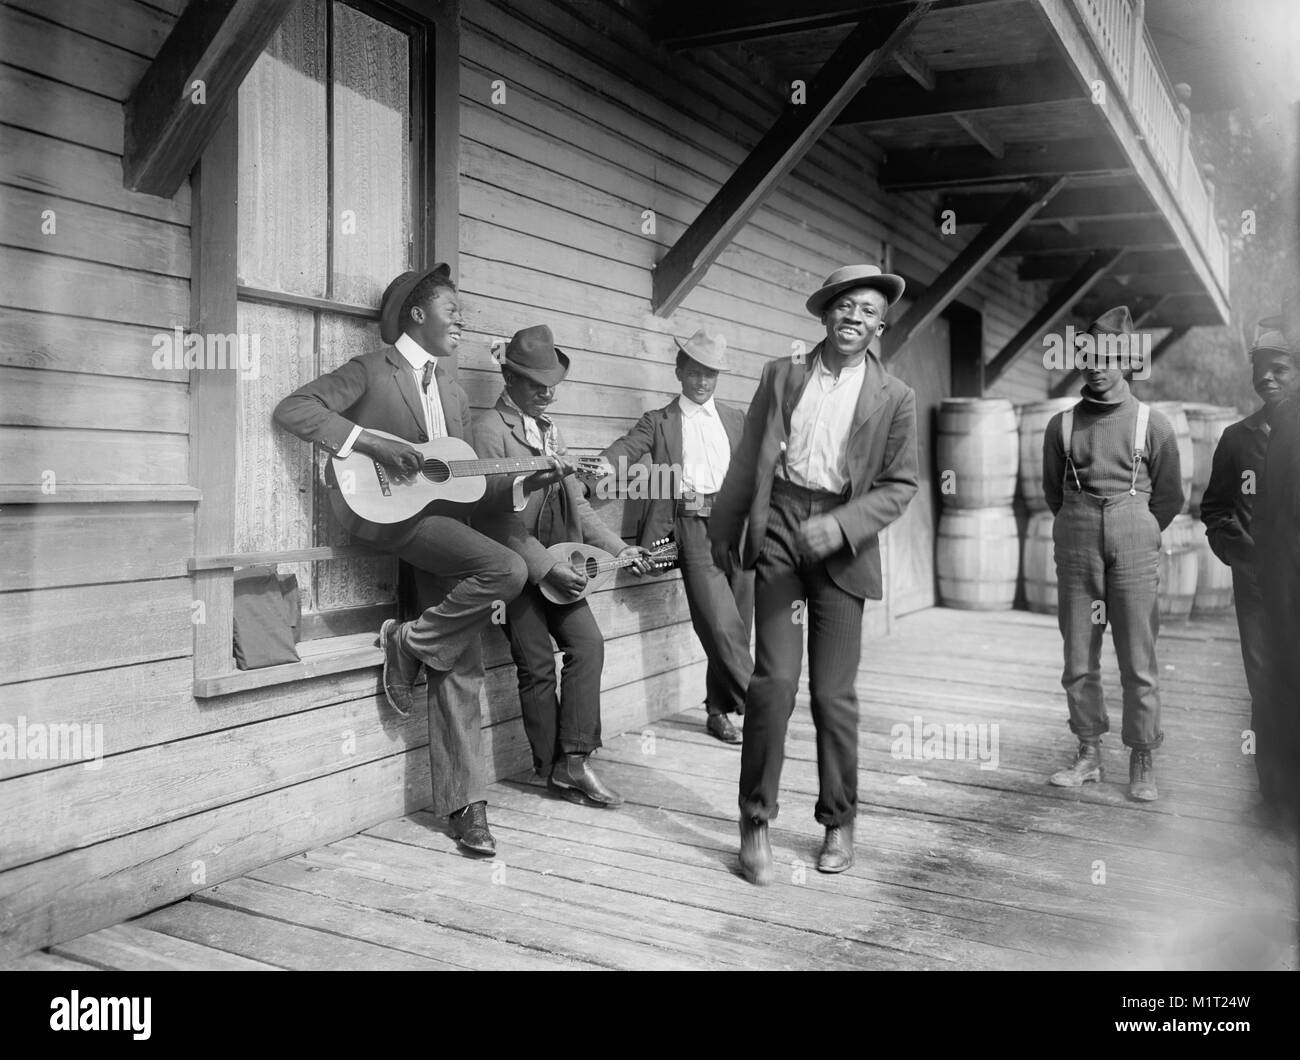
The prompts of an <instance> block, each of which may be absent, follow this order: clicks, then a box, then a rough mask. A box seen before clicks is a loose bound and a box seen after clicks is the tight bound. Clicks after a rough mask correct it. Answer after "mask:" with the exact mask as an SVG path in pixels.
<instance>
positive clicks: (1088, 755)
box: [1051, 740, 1106, 788]
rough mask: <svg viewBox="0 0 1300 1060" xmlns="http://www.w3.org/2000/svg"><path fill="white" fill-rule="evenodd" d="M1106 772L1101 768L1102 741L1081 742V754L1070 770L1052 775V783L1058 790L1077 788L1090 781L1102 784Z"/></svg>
mask: <svg viewBox="0 0 1300 1060" xmlns="http://www.w3.org/2000/svg"><path fill="white" fill-rule="evenodd" d="M1105 775H1106V771H1105V770H1104V769H1102V767H1101V741H1100V740H1080V741H1079V752H1078V754H1077V755H1075V758H1074V763H1073V764H1072V765H1071V766H1070V767H1069V768H1068V769H1062V770H1059V771H1058V772H1056V773H1053V774H1052V777H1051V782H1052V783H1053V784H1055V785H1056V786H1057V787H1058V788H1077V787H1081V786H1082V785H1084V784H1086V783H1087V782H1088V781H1090V780H1095V781H1098V782H1100V781H1101V779H1102V777H1104V776H1105Z"/></svg>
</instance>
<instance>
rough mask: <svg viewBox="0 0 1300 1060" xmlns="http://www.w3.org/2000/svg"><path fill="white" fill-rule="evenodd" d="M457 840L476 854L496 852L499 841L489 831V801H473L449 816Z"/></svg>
mask: <svg viewBox="0 0 1300 1060" xmlns="http://www.w3.org/2000/svg"><path fill="white" fill-rule="evenodd" d="M447 820H448V822H449V823H450V824H451V831H452V834H453V835H454V836H455V837H456V842H457V843H459V844H460V845H461V846H463V847H464V848H465V849H466V850H472V851H474V853H475V854H495V853H496V852H497V841H496V840H495V839H494V838H493V837H492V833H491V832H490V831H488V822H487V803H486V802H472V803H470V804H469V805H468V806H463V807H461V808H460V809H459V810H457V811H456V812H455V813H453V814H452V815H451V816H450V817H448V818H447Z"/></svg>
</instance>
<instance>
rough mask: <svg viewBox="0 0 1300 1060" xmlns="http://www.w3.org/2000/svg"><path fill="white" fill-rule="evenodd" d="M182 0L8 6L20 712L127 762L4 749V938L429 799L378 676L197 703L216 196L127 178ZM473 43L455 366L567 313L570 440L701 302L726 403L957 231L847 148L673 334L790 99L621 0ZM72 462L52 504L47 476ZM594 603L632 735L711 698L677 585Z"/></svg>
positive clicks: (930, 267) (1010, 318) (4, 580)
mask: <svg viewBox="0 0 1300 1060" xmlns="http://www.w3.org/2000/svg"><path fill="white" fill-rule="evenodd" d="M182 6H183V0H151V2H150V3H145V2H143V0H111V2H104V3H98V4H94V5H91V4H85V3H82V2H80V0H10V2H9V3H8V4H7V5H6V6H3V7H0V185H3V187H0V195H3V198H4V202H5V209H4V210H2V211H0V311H2V313H3V326H0V395H2V396H0V451H2V452H3V454H4V458H3V465H2V466H0V480H3V481H2V482H0V496H3V501H4V504H3V508H2V509H0V539H2V540H3V541H4V542H5V544H6V547H5V548H4V549H3V550H0V655H2V656H3V658H4V659H5V660H6V665H5V668H4V671H3V673H0V703H2V707H0V722H7V723H11V724H12V723H14V722H15V721H16V720H17V719H18V718H20V717H21V718H25V719H26V722H27V723H28V725H31V724H34V723H48V724H87V725H102V726H103V734H104V744H105V747H104V750H105V758H104V760H103V764H102V768H99V769H86V768H85V767H84V765H83V764H80V763H68V762H57V761H30V760H29V761H15V760H3V761H0V958H3V957H7V956H12V955H14V954H17V953H22V952H25V951H27V950H29V949H32V948H35V947H38V946H42V945H47V944H49V943H51V942H52V941H56V940H60V939H66V938H69V937H73V936H76V935H79V934H81V933H83V932H86V931H89V930H92V929H94V928H97V927H100V926H103V925H105V924H109V923H113V922H116V921H119V920H122V919H124V918H126V917H129V916H131V915H134V914H136V913H139V912H141V911H143V910H145V909H147V908H150V907H154V906H157V905H161V904H164V903H166V902H169V901H172V900H175V899H177V898H179V897H182V896H183V895H185V894H187V893H190V892H192V891H194V890H197V889H199V888H201V887H202V886H206V885H211V884H213V883H215V882H217V881H219V880H221V879H225V878H229V877H231V876H236V875H239V874H241V873H243V872H245V871H248V870H249V869H251V868H253V867H255V866H257V865H260V864H264V863H266V862H268V861H271V860H273V859H275V858H278V857H282V856H285V855H287V854H290V853H292V852H295V851H298V850H302V849H305V848H308V847H311V846H314V845H317V844H320V843H323V842H327V841H330V840H333V839H335V838H337V837H339V836H342V835H346V834H350V833H352V832H354V831H356V830H358V829H360V828H363V827H366V826H368V825H370V824H372V823H374V822H376V821H379V820H383V819H385V818H388V817H392V816H395V815H398V814H401V813H404V812H408V811H410V810H414V809H416V808H418V807H420V806H422V805H424V803H425V802H426V801H427V789H428V775H427V771H428V761H427V755H426V753H425V751H424V744H425V742H426V733H425V720H424V718H423V716H422V715H416V716H412V717H411V718H409V719H396V718H394V716H393V715H392V714H391V713H390V712H389V711H387V709H385V708H384V707H383V706H382V695H381V693H380V690H379V687H378V673H377V670H376V669H374V668H371V669H366V670H361V671H354V672H347V673H341V674H333V675H330V676H327V677H321V678H317V679H313V680H309V681H304V682H300V683H297V684H290V685H281V686H276V687H273V688H268V689H262V690H257V691H249V692H243V693H239V694H235V695H230V696H224V697H219V698H216V699H212V700H207V701H199V700H195V699H194V698H193V696H192V695H191V693H190V689H191V681H192V678H193V666H192V651H193V637H192V628H191V625H190V618H191V600H192V598H193V590H192V583H191V579H190V578H189V577H188V576H187V574H186V568H185V563H186V558H187V557H188V556H190V555H192V553H193V547H194V541H193V534H194V503H195V499H196V498H195V496H194V491H193V490H192V489H191V488H190V487H189V486H188V485H187V482H188V468H187V448H188V435H187V432H188V429H189V394H188V383H187V378H186V375H185V373H184V372H177V371H170V370H164V371H160V370H157V369H155V368H154V367H153V365H152V355H153V343H152V339H153V337H154V336H155V335H156V334H158V333H159V332H166V331H168V330H170V329H171V328H172V327H173V326H174V325H177V324H181V325H184V324H187V323H188V319H187V318H188V313H189V282H188V281H189V270H190V250H191V248H190V230H189V220H190V203H189V190H188V188H187V187H185V188H182V189H181V190H180V192H178V194H177V195H176V196H175V197H174V198H173V199H170V200H166V199H158V198H154V197H150V196H142V195H136V194H133V193H129V192H126V191H124V190H123V188H122V183H121V151H122V143H121V139H122V101H123V100H124V99H125V98H126V96H127V94H128V93H129V91H130V89H131V88H132V87H133V85H134V84H135V83H136V81H137V80H138V78H139V77H140V75H141V73H142V72H143V70H144V69H145V67H146V66H147V64H148V62H149V60H150V58H151V56H152V55H153V54H154V53H155V52H156V51H157V49H158V48H159V46H160V45H161V43H162V41H163V40H164V39H165V38H166V35H167V33H168V32H169V29H170V26H171V24H172V22H173V21H174V18H175V15H176V13H177V12H178V11H179V10H180V9H181V7H182ZM463 29H464V40H463V50H462V97H463V98H462V143H461V160H460V161H461V172H462V187H461V205H462V218H461V248H460V249H461V279H462V287H463V289H464V294H465V303H466V309H467V316H468V318H469V326H470V331H471V334H470V335H469V336H467V343H466V347H467V348H465V351H464V352H463V353H462V356H461V362H462V368H461V376H462V379H463V381H464V383H465V386H466V388H467V390H468V391H469V393H470V395H471V399H472V400H473V401H474V403H475V404H477V405H480V406H482V405H486V404H488V403H490V402H491V401H492V400H493V399H494V398H495V396H496V392H497V389H498V385H499V384H498V379H499V377H498V376H497V374H496V372H495V370H494V366H493V365H492V363H491V362H490V360H489V358H488V343H489V341H490V340H491V338H493V337H497V336H501V337H504V336H508V335H510V334H511V333H512V332H513V331H514V330H516V329H517V328H519V327H523V326H526V325H529V324H533V323H537V322H542V321H544V322H546V323H549V324H550V325H551V326H552V328H553V329H554V330H555V334H556V337H557V341H558V342H559V344H560V345H561V346H564V347H566V348H567V349H568V350H569V351H570V352H571V354H572V356H573V365H574V367H573V372H572V374H571V376H570V380H569V381H568V382H567V383H566V384H565V386H564V387H563V388H562V389H561V391H560V403H559V410H558V414H559V417H560V420H561V424H562V426H563V429H564V431H565V432H566V433H567V435H568V437H569V439H570V442H571V444H573V445H574V446H576V447H579V448H595V447H598V446H602V445H604V444H606V443H607V442H608V441H610V440H611V439H612V438H613V437H614V436H615V435H616V434H618V433H619V432H620V431H621V430H623V429H624V428H625V427H626V426H627V425H629V424H630V423H631V422H632V421H633V420H634V419H635V417H636V416H638V415H639V414H640V413H641V412H642V411H643V410H644V409H645V408H647V407H649V406H652V405H654V404H657V403H661V402H663V401H664V400H666V399H667V397H668V396H669V395H670V394H671V393H673V392H675V390H676V385H675V381H674V379H673V367H672V362H673V355H674V348H673V346H672V342H671V338H670V337H669V336H670V334H671V333H676V334H686V333H689V332H691V331H693V330H694V329H695V328H696V327H697V326H699V325H700V324H701V323H703V322H708V323H710V324H713V325H715V326H719V327H721V328H722V329H723V330H724V331H725V332H726V333H727V336H728V339H729V340H730V342H731V344H732V346H733V349H734V350H735V359H736V361H737V364H738V370H737V371H736V372H735V373H734V374H732V375H730V376H727V377H725V378H724V380H723V381H722V383H721V385H720V386H719V395H720V396H721V397H722V398H723V399H724V400H729V401H732V402H734V403H736V404H739V405H741V406H744V405H746V404H747V402H748V398H749V395H750V393H751V392H752V389H753V386H754V382H755V380H756V378H757V376H758V373H759V370H760V368H761V365H762V364H763V362H764V360H765V359H766V358H769V357H774V356H782V355H784V354H786V353H788V352H789V351H790V348H791V343H792V342H794V341H796V340H802V341H804V342H805V343H806V344H807V345H809V346H811V345H812V343H814V342H815V341H816V340H817V338H818V334H817V325H816V322H815V321H814V320H813V319H812V318H811V317H808V316H807V315H806V314H804V312H803V311H802V308H801V304H802V301H803V299H804V298H805V297H806V294H807V292H808V291H809V290H810V289H811V288H813V287H814V286H816V284H817V283H818V282H819V281H820V280H821V278H822V277H823V276H824V275H825V274H826V273H828V272H830V271H831V270H832V269H833V268H835V267H836V266H837V265H840V264H843V263H844V262H846V261H852V260H861V259H863V258H866V259H877V258H879V257H880V256H881V255H882V252H883V248H884V245H885V244H889V246H890V248H891V253H895V254H897V255H900V256H902V257H903V258H905V259H906V260H907V261H908V263H909V266H908V267H909V268H910V269H913V270H915V271H916V272H917V274H918V275H921V276H923V277H925V276H931V275H934V274H936V273H937V272H938V271H939V269H940V268H941V267H942V266H943V264H944V263H945V262H946V261H947V260H948V259H950V258H951V257H952V255H953V254H955V253H956V250H957V249H958V248H957V247H956V246H955V245H954V244H953V242H952V241H951V240H947V241H945V240H943V239H941V238H940V237H939V236H938V234H937V232H936V231H935V230H934V226H933V225H932V224H931V221H930V214H931V212H932V207H933V203H932V202H931V201H930V200H929V199H928V198H925V197H918V196H911V197H891V198H882V197H880V196H879V195H878V194H875V193H874V192H872V191H871V189H872V187H873V183H872V174H873V173H874V171H875V167H876V165H877V164H878V161H879V159H878V157H876V155H875V154H873V151H872V149H871V148H870V145H869V144H866V143H865V141H860V140H855V139H854V138H852V137H848V136H844V135H836V136H834V137H831V138H829V140H828V141H827V142H826V143H825V144H823V145H822V146H820V147H819V148H818V149H817V150H816V151H815V152H814V153H813V155H812V156H811V157H810V158H809V159H808V161H807V162H805V163H804V164H803V165H802V166H801V167H800V169H799V170H798V171H797V173H796V174H795V175H794V177H793V178H792V179H791V180H789V181H787V182H786V184H785V185H784V186H783V187H782V188H781V190H780V191H779V192H778V193H777V194H776V195H775V196H774V197H773V198H772V200H771V201H770V202H769V203H768V204H767V205H766V206H765V207H764V208H763V209H762V210H761V211H760V212H759V214H758V215H757V216H756V217H755V218H754V220H753V221H752V222H751V223H750V224H749V225H747V226H746V227H745V229H744V230H742V232H741V233H740V234H739V236H738V238H737V240H736V241H735V243H734V244H733V245H732V246H731V247H729V248H728V249H727V251H726V252H725V253H724V254H723V255H722V257H721V259H720V260H719V262H718V263H717V264H716V265H715V266H714V267H713V268H712V269H711V270H710V271H709V273H708V274H707V276H706V277H705V280H704V283H703V284H702V285H701V286H700V287H699V288H697V289H696V290H695V291H694V292H693V293H692V294H691V296H690V297H689V298H688V299H687V300H686V302H685V304H684V306H683V308H682V309H681V310H680V311H679V312H678V313H677V314H676V315H675V316H674V317H673V319H672V320H670V321H661V320H657V319H655V318H654V317H652V316H651V315H650V311H649V294H650V268H651V266H652V265H653V263H654V261H655V260H657V259H658V258H659V257H660V256H662V254H663V252H664V249H665V248H666V247H667V246H668V245H670V243H671V242H672V240H673V239H675V238H676V236H677V235H679V234H680V233H681V231H682V230H683V229H684V227H685V225H686V223H688V222H689V220H690V219H691V218H692V217H693V216H694V215H695V214H696V213H697V212H698V210H699V209H700V207H701V206H702V205H703V204H704V203H705V202H706V201H707V199H708V198H709V197H710V196H711V195H712V193H713V192H714V191H715V190H716V188H717V187H718V186H719V185H720V183H721V182H722V181H723V180H724V179H725V178H726V176H727V175H728V174H729V173H730V172H731V171H732V170H733V169H734V167H735V166H736V164H737V163H738V162H739V161H740V160H741V158H742V157H743V156H744V154H745V151H746V150H747V148H748V147H749V146H750V145H751V144H752V143H753V142H754V141H755V140H756V139H757V137H758V135H759V134H760V131H761V130H762V129H763V128H765V127H766V125H767V123H768V122H769V121H770V119H771V116H772V115H773V114H774V113H775V109H776V105H777V101H776V97H775V96H774V95H773V93H772V92H771V91H769V90H767V89H765V88H763V87H762V86H761V85H760V84H759V83H758V82H756V80H755V78H754V76H753V74H752V73H751V72H750V71H749V70H748V69H747V68H746V67H745V65H744V61H743V56H741V55H739V53H736V52H735V51H734V50H733V51H727V52H725V53H723V54H719V55H710V56H700V57H693V56H679V57H672V56H669V55H668V54H666V53H664V52H661V51H659V50H658V49H656V48H654V47H652V46H650V45H649V44H648V42H647V39H646V36H645V33H644V30H643V28H642V27H641V26H640V25H639V24H638V23H637V21H636V19H635V17H634V16H633V15H632V14H630V13H629V12H628V11H626V10H624V9H623V8H622V7H620V6H618V5H617V4H615V3H612V2H610V3H606V2H603V0H574V2H569V0H563V2H556V3H552V4H549V5H547V6H542V5H539V4H525V3H522V2H520V3H511V2H501V3H496V2H488V0H467V2H466V4H465V13H464V27H463ZM495 80H502V81H504V82H505V85H506V102H505V104H504V105H501V106H496V105H493V104H492V103H491V101H490V97H491V87H490V86H491V82H493V81H495ZM47 209H52V210H54V211H55V217H56V229H55V233H54V234H52V235H44V234H42V233H41V228H40V222H41V214H42V211H45V210H47ZM647 209H650V210H654V211H655V225H656V230H655V233H654V234H653V235H645V234H643V233H642V230H641V228H642V211H644V210H647ZM1035 297H1036V296H1035V294H1034V292H1032V291H1030V290H1028V289H1026V288H1023V287H1021V286H1020V285H1018V284H1016V283H1015V282H1014V276H1013V274H1012V273H1011V272H1010V270H1009V269H1008V268H1006V267H1005V266H999V267H998V268H997V269H996V270H994V271H993V272H991V273H990V274H989V275H987V276H986V277H984V278H982V280H981V281H980V282H979V283H978V284H976V285H975V288H974V290H973V291H972V294H971V300H972V304H975V305H977V306H979V307H980V308H982V309H983V311H984V321H985V346H986V354H991V353H992V352H995V351H996V349H997V348H998V347H999V346H1000V345H1001V342H1002V341H1004V340H1005V339H1006V338H1007V337H1009V335H1010V334H1011V333H1012V332H1013V331H1014V330H1015V328H1016V327H1017V326H1018V325H1019V323H1020V322H1021V321H1022V320H1023V319H1025V318H1026V317H1027V316H1028V315H1029V313H1030V312H1031V310H1032V308H1033V303H1034V302H1035ZM999 390H1000V391H1001V392H1004V393H1007V394H1009V395H1013V396H1016V397H1018V398H1019V397H1025V398H1027V397H1038V396H1041V395H1042V393H1043V391H1044V383H1043V379H1042V377H1041V372H1035V371H1034V370H1033V367H1032V366H1027V367H1026V368H1024V369H1023V370H1021V369H1018V370H1016V371H1014V372H1012V373H1009V374H1008V376H1007V377H1006V378H1005V379H1004V380H1003V382H1002V384H1001V386H1000V387H999ZM47 470H53V471H54V472H55V475H56V479H55V490H56V492H55V493H54V494H52V495H44V494H41V492H40V483H41V482H42V473H43V472H44V471H47ZM608 510H609V511H610V513H611V514H610V518H611V519H613V520H615V521H618V520H619V519H620V516H619V513H618V511H617V508H616V507H612V508H610V509H608ZM627 584H628V585H629V586H632V584H633V583H632V582H631V581H630V580H629V581H628V583H627ZM593 608H594V610H595V612H596V615H597V618H598V620H599V621H600V623H601V626H602V628H603V629H604V630H605V632H606V634H607V636H609V637H610V638H611V639H612V640H613V643H611V645H610V649H609V651H608V653H607V658H608V660H609V662H608V665H607V668H606V674H605V681H604V685H605V688H606V714H605V730H606V732H608V733H612V732H617V731H620V730H625V729H628V728H635V727H641V726H644V725H646V724H649V723H650V722H651V721H653V719H655V718H658V717H662V716H664V715H666V714H669V713H674V712H676V711H679V710H681V709H684V708H687V707H691V706H695V705H698V703H699V701H700V700H701V699H702V685H703V681H702V671H703V664H702V661H701V660H702V653H701V652H700V649H699V646H698V644H697V643H696V642H695V639H694V637H693V636H692V635H691V632H690V628H689V625H688V624H687V623H686V622H685V621H684V617H685V614H686V608H685V601H684V599H683V596H682V590H681V583H680V580H679V578H677V576H676V575H673V576H671V577H668V578H663V579H657V580H654V581H650V582H647V583H644V584H638V585H635V587H629V588H627V589H625V590H621V591H613V592H605V593H602V594H598V596H597V597H596V598H595V600H594V602H593ZM487 660H488V665H489V667H490V672H489V677H488V681H487V687H486V689H485V695H484V724H485V729H486V736H487V741H486V742H487V753H488V755H489V757H490V767H491V769H492V770H493V772H494V773H496V774H498V775H500V774H504V773H509V772H514V771H517V770H518V769H521V768H524V767H526V764H527V761H528V752H527V747H526V743H525V741H524V737H523V732H522V726H521V725H520V724H519V720H518V705H517V700H516V698H515V694H514V685H513V672H512V669H511V667H510V666H509V664H508V661H507V653H506V649H505V643H504V640H503V639H502V638H501V636H500V634H499V633H493V634H492V635H491V637H490V638H489V643H488V646H487ZM701 713H702V712H701Z"/></svg>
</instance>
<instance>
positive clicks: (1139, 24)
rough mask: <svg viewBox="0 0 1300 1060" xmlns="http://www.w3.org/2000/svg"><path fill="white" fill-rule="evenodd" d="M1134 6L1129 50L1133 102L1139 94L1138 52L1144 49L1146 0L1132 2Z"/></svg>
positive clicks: (1130, 90)
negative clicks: (1143, 34)
mask: <svg viewBox="0 0 1300 1060" xmlns="http://www.w3.org/2000/svg"><path fill="white" fill-rule="evenodd" d="M1131 3H1132V5H1133V32H1132V36H1131V37H1130V38H1129V49H1128V98H1129V100H1130V101H1131V100H1132V99H1133V98H1134V96H1135V95H1136V93H1137V84H1138V52H1140V51H1141V49H1142V33H1143V30H1144V29H1145V15H1146V12H1145V10H1144V8H1145V6H1146V4H1145V0H1131Z"/></svg>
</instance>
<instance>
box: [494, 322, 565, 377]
mask: <svg viewBox="0 0 1300 1060" xmlns="http://www.w3.org/2000/svg"><path fill="white" fill-rule="evenodd" d="M501 363H502V365H509V366H510V367H511V368H512V369H513V370H514V371H516V372H518V373H519V374H520V375H522V376H526V377H527V378H529V379H531V380H532V381H533V382H534V383H541V384H542V386H555V384H556V383H558V382H559V381H560V380H561V379H563V378H564V377H565V376H566V375H568V374H569V358H568V357H566V356H565V355H564V352H563V351H562V350H561V349H560V348H559V347H558V346H556V345H555V336H553V335H552V334H551V329H550V328H548V327H547V326H546V325H545V324H534V325H533V326H532V327H531V328H524V329H523V330H521V331H516V332H515V333H514V335H513V336H512V337H511V339H510V341H509V342H508V343H507V344H506V352H505V354H504V355H503V356H502V358H501Z"/></svg>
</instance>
